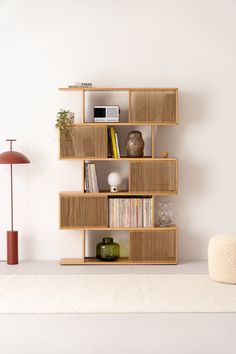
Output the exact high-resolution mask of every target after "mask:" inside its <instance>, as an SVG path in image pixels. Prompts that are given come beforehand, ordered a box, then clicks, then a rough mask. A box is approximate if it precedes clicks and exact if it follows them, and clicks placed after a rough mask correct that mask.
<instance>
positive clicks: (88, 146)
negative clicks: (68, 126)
mask: <svg viewBox="0 0 236 354" xmlns="http://www.w3.org/2000/svg"><path fill="white" fill-rule="evenodd" d="M78 157H81V158H88V157H89V158H93V157H102V158H107V127H106V126H104V127H102V126H96V127H92V126H87V127H83V126H74V127H73V129H72V133H71V136H70V137H68V138H66V137H64V136H63V135H61V136H60V158H78Z"/></svg>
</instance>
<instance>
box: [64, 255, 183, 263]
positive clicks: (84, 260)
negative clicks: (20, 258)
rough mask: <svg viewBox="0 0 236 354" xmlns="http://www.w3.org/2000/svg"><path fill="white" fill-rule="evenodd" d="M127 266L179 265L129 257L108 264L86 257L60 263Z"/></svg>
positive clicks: (174, 261)
mask: <svg viewBox="0 0 236 354" xmlns="http://www.w3.org/2000/svg"><path fill="white" fill-rule="evenodd" d="M93 264H94V265H125V264H134V265H135V264H139V265H145V264H147V265H148V264H149V265H150V264H156V265H158V264H160V265H161V264H177V261H176V259H174V258H173V260H160V261H158V260H156V261H130V260H129V258H128V257H120V258H119V259H118V260H116V261H114V262H106V261H100V260H99V259H97V258H96V257H85V259H83V258H62V259H61V261H60V265H93Z"/></svg>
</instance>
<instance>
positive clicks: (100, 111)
mask: <svg viewBox="0 0 236 354" xmlns="http://www.w3.org/2000/svg"><path fill="white" fill-rule="evenodd" d="M93 108H94V122H119V118H120V107H119V106H94V107H93Z"/></svg>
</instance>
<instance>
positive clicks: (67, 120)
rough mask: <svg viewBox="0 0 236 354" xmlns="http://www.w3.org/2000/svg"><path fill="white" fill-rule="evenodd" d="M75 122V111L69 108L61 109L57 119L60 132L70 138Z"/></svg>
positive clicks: (56, 125)
mask: <svg viewBox="0 0 236 354" xmlns="http://www.w3.org/2000/svg"><path fill="white" fill-rule="evenodd" d="M73 123H74V113H72V112H70V111H69V110H67V111H66V110H64V109H60V111H59V112H58V113H57V120H56V124H55V127H56V128H57V129H59V131H60V133H61V134H62V135H63V136H64V137H65V138H69V137H70V136H71V133H72V128H73Z"/></svg>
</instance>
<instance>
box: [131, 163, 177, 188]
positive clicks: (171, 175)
mask: <svg viewBox="0 0 236 354" xmlns="http://www.w3.org/2000/svg"><path fill="white" fill-rule="evenodd" d="M129 190H130V192H154V191H155V192H166V193H167V194H168V193H172V194H177V161H176V160H175V159H166V160H165V159H163V160H157V161H148V162H146V161H142V162H130V177H129Z"/></svg>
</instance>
